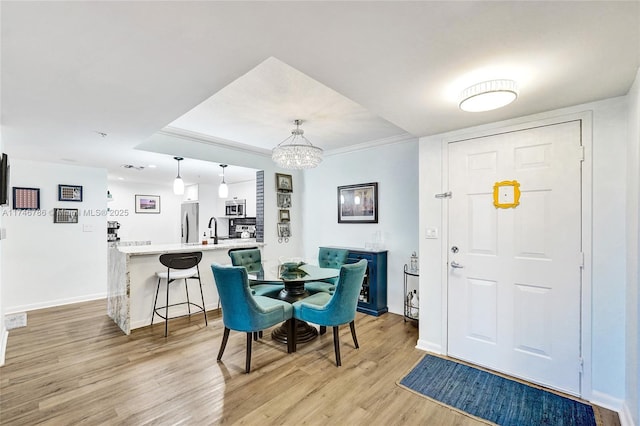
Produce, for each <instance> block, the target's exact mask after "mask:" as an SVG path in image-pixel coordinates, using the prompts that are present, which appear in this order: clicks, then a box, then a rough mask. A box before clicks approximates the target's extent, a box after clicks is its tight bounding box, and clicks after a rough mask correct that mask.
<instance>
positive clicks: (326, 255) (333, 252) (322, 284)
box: [304, 247, 349, 294]
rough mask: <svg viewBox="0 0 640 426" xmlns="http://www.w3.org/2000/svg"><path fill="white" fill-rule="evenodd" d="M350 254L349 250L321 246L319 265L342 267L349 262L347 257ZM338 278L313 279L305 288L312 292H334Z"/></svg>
mask: <svg viewBox="0 0 640 426" xmlns="http://www.w3.org/2000/svg"><path fill="white" fill-rule="evenodd" d="M348 256H349V250H347V249H339V248H331V247H320V250H318V266H320V267H321V268H333V269H340V268H341V267H342V265H344V264H345V263H347V257H348ZM337 281H338V278H328V279H327V280H324V281H313V282H309V283H306V284H305V286H304V287H305V289H306V290H307V291H308V292H309V293H311V294H314V293H319V292H325V293H333V291H334V290H335V289H336V282H337Z"/></svg>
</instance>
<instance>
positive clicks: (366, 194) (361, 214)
mask: <svg viewBox="0 0 640 426" xmlns="http://www.w3.org/2000/svg"><path fill="white" fill-rule="evenodd" d="M338 223H378V182H371V183H361V184H358V185H345V186H339V187H338Z"/></svg>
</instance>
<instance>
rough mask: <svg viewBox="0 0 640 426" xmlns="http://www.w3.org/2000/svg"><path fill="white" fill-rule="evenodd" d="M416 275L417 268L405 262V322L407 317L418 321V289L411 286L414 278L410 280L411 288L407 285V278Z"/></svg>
mask: <svg viewBox="0 0 640 426" xmlns="http://www.w3.org/2000/svg"><path fill="white" fill-rule="evenodd" d="M414 254H415V252H414ZM416 259H417V257H416ZM411 260H413V256H412V257H411ZM418 276H419V274H418V270H417V269H415V270H412V269H411V266H408V265H407V264H405V265H404V322H407V319H410V320H414V321H418V313H419V312H420V303H419V301H418V290H417V289H415V288H413V284H415V278H414V279H413V280H412V286H411V288H410V287H409V278H410V277H416V278H417V277H418Z"/></svg>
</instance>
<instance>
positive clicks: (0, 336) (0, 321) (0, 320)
mask: <svg viewBox="0 0 640 426" xmlns="http://www.w3.org/2000/svg"><path fill="white" fill-rule="evenodd" d="M3 146H4V145H3V143H2V126H1V125H0V153H2V152H3ZM6 209H8V206H0V230H1V229H3V228H4V221H3V220H2V217H3V216H4V213H5V210H6ZM2 246H3V240H2V239H0V367H1V366H3V365H4V355H5V351H6V349H7V337H9V333H8V332H7V330H6V328H5V327H4V305H5V303H6V300H5V298H4V296H3V293H4V290H3V286H2Z"/></svg>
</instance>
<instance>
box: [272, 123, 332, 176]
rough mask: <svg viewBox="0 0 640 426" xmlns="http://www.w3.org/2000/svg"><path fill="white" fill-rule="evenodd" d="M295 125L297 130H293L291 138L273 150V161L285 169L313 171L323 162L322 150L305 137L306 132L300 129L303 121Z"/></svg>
mask: <svg viewBox="0 0 640 426" xmlns="http://www.w3.org/2000/svg"><path fill="white" fill-rule="evenodd" d="M293 123H294V124H295V125H296V128H295V129H293V130H291V136H289V137H288V138H286V139H285V140H283V141H282V142H280V143H279V144H278V146H276V147H275V148H273V150H272V151H271V159H272V160H273V161H274V162H275V163H276V164H277V165H278V166H280V167H282V168H283V169H312V168H314V167H316V166H317V165H318V164H320V162H321V161H322V149H321V148H318V147H317V146H314V145H312V144H311V142H309V139H307V138H305V137H304V130H302V129H301V128H300V125H301V124H302V120H294V122H293Z"/></svg>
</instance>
